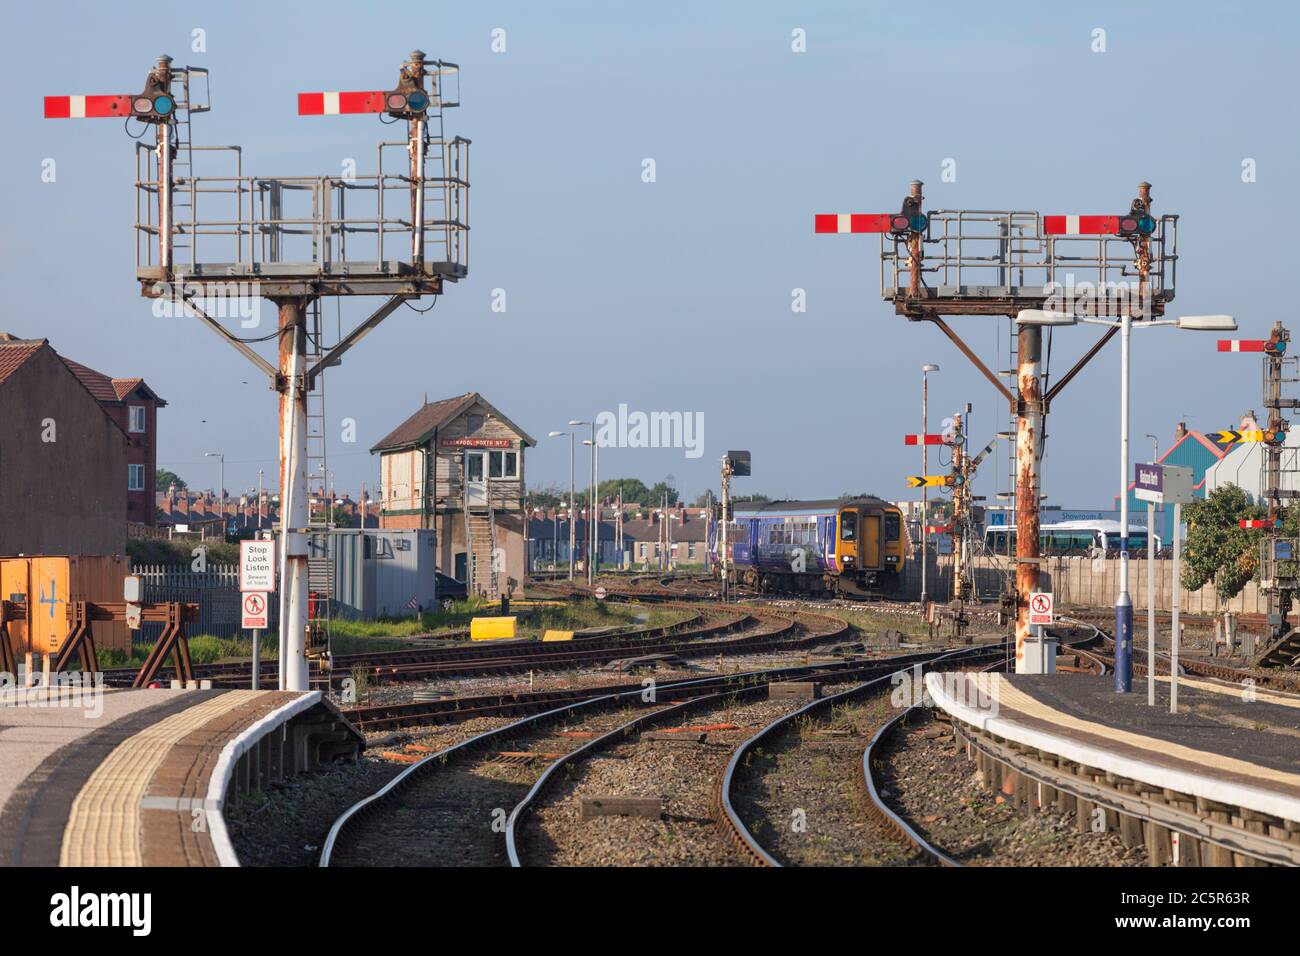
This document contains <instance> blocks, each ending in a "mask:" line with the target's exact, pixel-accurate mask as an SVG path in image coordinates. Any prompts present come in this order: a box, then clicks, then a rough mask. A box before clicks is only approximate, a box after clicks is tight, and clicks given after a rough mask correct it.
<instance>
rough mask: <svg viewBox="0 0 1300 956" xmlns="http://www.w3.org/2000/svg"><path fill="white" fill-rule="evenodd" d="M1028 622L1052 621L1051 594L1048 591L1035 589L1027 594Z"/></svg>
mask: <svg viewBox="0 0 1300 956" xmlns="http://www.w3.org/2000/svg"><path fill="white" fill-rule="evenodd" d="M1029 623H1030V624H1051V623H1052V595H1051V593H1050V592H1048V591H1035V592H1033V593H1032V594H1030V595H1029Z"/></svg>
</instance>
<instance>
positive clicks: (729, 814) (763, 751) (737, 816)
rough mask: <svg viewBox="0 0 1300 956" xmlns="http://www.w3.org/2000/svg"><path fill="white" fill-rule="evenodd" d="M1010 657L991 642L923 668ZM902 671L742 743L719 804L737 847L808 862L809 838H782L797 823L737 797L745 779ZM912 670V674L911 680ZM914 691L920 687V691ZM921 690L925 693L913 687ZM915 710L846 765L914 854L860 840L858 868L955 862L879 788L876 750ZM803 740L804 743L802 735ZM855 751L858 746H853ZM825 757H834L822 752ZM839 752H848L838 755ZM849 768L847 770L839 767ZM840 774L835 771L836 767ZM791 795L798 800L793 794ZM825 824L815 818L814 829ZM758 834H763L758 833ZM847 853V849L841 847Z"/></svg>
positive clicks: (763, 858) (765, 860) (775, 861)
mask: <svg viewBox="0 0 1300 956" xmlns="http://www.w3.org/2000/svg"><path fill="white" fill-rule="evenodd" d="M1005 655H1006V645H992V646H987V647H979V648H970V649H963V650H959V651H951V652H948V653H945V654H941V655H937V656H936V657H935V658H933V659H932V660H931V661H930V662H928V663H927V664H925V665H923V666H922V670H934V669H942V668H944V667H947V666H955V667H970V666H974V665H979V666H992V667H999V666H1001V665H1002V664H1003V662H1004V660H1005ZM896 673H898V671H897V669H894V670H893V671H891V673H889V674H884V675H881V676H878V677H874V678H872V679H870V680H866V681H863V682H861V683H858V684H855V685H854V686H852V687H849V688H848V689H846V690H843V691H840V692H839V693H836V694H831V695H828V696H826V697H822V698H820V699H818V700H814V701H812V702H811V703H808V704H806V705H804V706H803V707H800V708H798V709H797V710H794V711H792V712H790V713H787V714H783V715H781V716H780V717H778V718H777V719H775V720H773V721H772V722H771V723H770V724H768V725H767V726H766V727H764V728H763V729H762V730H760V731H759V732H758V733H756V734H754V735H753V736H752V737H750V738H749V739H748V740H746V741H745V742H744V743H742V744H741V745H740V746H739V747H737V748H736V750H735V751H734V752H733V753H732V755H731V759H730V761H729V762H728V764H727V767H726V770H725V772H724V773H723V775H722V777H721V779H720V781H719V786H718V807H719V810H720V814H719V816H720V818H721V820H722V821H723V825H724V826H725V827H726V828H727V831H728V833H729V835H730V836H731V838H732V840H733V841H734V842H735V844H736V846H737V848H738V849H739V851H740V852H741V853H742V854H743V855H744V856H745V857H746V858H747V859H748V860H749V861H750V862H752V863H753V864H755V865H758V866H766V867H780V866H784V865H786V863H787V862H802V861H801V860H800V859H799V857H800V855H802V854H803V853H806V852H807V845H808V843H809V841H808V840H795V839H791V840H789V841H784V840H782V839H779V838H782V837H783V836H784V832H783V831H784V829H785V828H791V829H793V824H792V823H790V822H787V821H786V820H784V819H782V820H781V823H780V824H775V823H773V821H772V820H771V819H770V815H769V814H768V813H767V812H766V811H765V810H764V808H763V807H761V806H759V805H758V804H759V802H760V801H757V800H748V801H741V800H740V798H739V796H738V794H739V792H740V791H741V788H742V785H743V784H744V783H746V782H749V783H751V784H752V781H749V780H748V779H747V778H749V777H752V776H754V775H756V774H758V775H761V774H762V773H763V771H766V770H773V769H774V768H773V766H772V764H773V763H774V762H775V761H774V760H767V761H765V760H764V759H763V758H764V757H766V756H768V754H770V753H771V752H772V751H773V750H774V748H776V747H778V746H779V742H780V738H782V737H783V736H785V735H790V734H796V735H799V736H800V737H801V738H802V734H803V732H804V730H805V729H809V728H810V725H811V724H812V723H813V722H814V721H815V720H818V719H824V717H825V715H827V714H831V713H834V712H835V711H836V710H840V709H844V710H848V709H850V708H852V707H855V706H857V705H860V704H861V702H863V701H871V700H873V699H879V698H880V697H882V696H883V695H884V694H887V693H888V691H889V689H890V687H891V686H893V685H894V683H895V682H894V679H893V678H894V674H896ZM912 676H913V675H911V674H909V678H910V677H912ZM914 690H915V689H914ZM915 692H917V693H919V690H915ZM916 709H917V708H916V707H908V708H907V709H906V710H905V711H902V712H901V713H899V714H897V715H896V716H894V717H893V718H891V719H889V720H887V721H886V722H885V723H884V724H883V725H882V726H880V727H879V729H877V730H876V732H875V733H874V735H873V736H872V738H871V742H870V743H869V744H868V745H867V746H866V748H865V749H864V750H863V751H862V752H861V758H860V760H859V759H858V758H856V757H852V758H851V759H850V760H849V761H848V763H849V764H850V765H853V764H856V765H857V770H856V772H855V774H854V776H855V777H856V779H857V781H858V786H859V788H860V789H861V790H862V791H863V792H864V793H865V795H866V797H867V802H868V807H869V809H870V811H871V813H872V815H873V816H874V817H875V819H876V821H877V823H879V824H882V825H883V826H884V828H885V830H886V831H887V832H889V833H891V834H892V835H894V836H896V837H899V838H901V839H902V840H903V841H904V842H905V843H906V844H907V845H908V849H909V851H910V854H904V855H901V858H900V854H898V853H896V852H892V853H891V852H890V851H889V850H888V849H884V850H882V848H880V847H879V846H876V845H871V846H868V845H861V846H856V847H854V848H853V851H852V856H853V860H852V862H853V864H854V865H872V864H874V865H900V864H904V865H905V864H906V863H909V862H915V861H916V860H915V858H916V857H919V858H921V859H923V860H926V861H930V862H935V863H940V864H944V865H956V864H955V863H954V861H952V860H951V859H950V858H948V857H947V856H946V855H945V854H944V853H943V852H942V851H940V850H938V849H937V848H935V847H933V846H931V845H930V844H929V843H928V842H927V841H926V840H925V839H924V838H923V837H921V836H920V835H919V834H918V833H916V831H915V830H913V829H912V828H911V827H910V826H908V825H907V824H906V823H905V822H904V821H903V820H902V819H901V818H900V817H898V815H897V814H895V813H894V812H893V810H891V809H890V808H889V807H888V806H887V805H886V804H885V803H884V801H883V800H882V799H881V798H880V793H879V788H878V787H877V785H876V781H875V777H874V771H873V760H872V755H873V752H874V749H875V748H877V747H879V745H880V743H881V742H882V741H883V740H885V739H887V738H888V736H889V734H890V733H892V731H893V729H894V727H896V726H897V725H898V724H899V723H900V722H903V721H905V718H906V716H907V715H908V714H910V713H912V712H913V711H915V710H916ZM876 719H878V717H876V716H875V715H869V716H867V717H866V721H867V722H874V720H876ZM801 743H802V740H801ZM843 744H845V745H846V746H841V745H840V744H839V743H836V742H834V741H832V742H831V746H832V747H833V748H834V749H835V750H837V751H848V750H851V749H853V746H854V745H853V741H852V740H847V741H843ZM854 752H855V753H856V751H854ZM823 756H828V755H826V754H823ZM838 756H840V757H843V756H845V754H844V753H839V754H838ZM844 762H845V761H843V760H840V761H831V766H832V767H834V766H835V764H836V763H844ZM839 769H840V770H843V769H844V768H843V767H841V768H839ZM832 772H835V771H832ZM808 784H809V781H808V780H807V779H804V780H802V781H795V782H793V788H794V789H795V790H796V791H800V790H802V791H804V792H803V796H805V797H807V796H809V789H810V788H809V787H808ZM791 799H793V798H791ZM832 799H834V798H832ZM814 800H816V801H817V802H820V803H822V804H823V805H824V804H825V803H826V800H825V798H824V797H822V796H814V797H813V800H804V801H803V802H809V803H811V802H814ZM742 802H743V803H744V804H745V805H746V812H744V813H742V812H741V810H740V809H738V807H737V804H738V803H742ZM835 809H836V808H834V807H823V809H822V810H821V811H818V812H819V813H824V814H825V815H826V816H830V815H832V814H833V813H834V812H835ZM800 810H802V812H803V813H804V814H805V815H806V814H807V813H808V809H807V808H801V807H796V808H794V811H793V812H798V811H800ZM788 812H792V811H790V809H789V808H785V807H782V809H781V814H782V815H784V814H786V813H788ZM818 822H819V821H813V822H812V823H813V825H814V826H816V825H817V824H818ZM801 824H802V826H803V827H805V828H806V827H807V826H808V825H809V821H808V819H807V817H806V816H805V817H804V818H803V819H802V821H801ZM756 831H757V832H756ZM850 832H851V833H852V834H853V835H854V836H856V837H857V838H858V841H859V842H863V841H865V843H871V842H873V841H872V837H873V834H870V833H862V832H861V830H860V828H852V827H850V828H844V829H843V831H842V832H840V833H838V834H837V835H839V836H844V835H845V834H847V833H850ZM778 842H786V843H787V844H788V846H789V848H788V849H786V850H780V849H778V848H777V846H776V844H777V843H778ZM841 852H844V849H843V848H841Z"/></svg>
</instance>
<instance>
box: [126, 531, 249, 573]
mask: <svg viewBox="0 0 1300 956" xmlns="http://www.w3.org/2000/svg"><path fill="white" fill-rule="evenodd" d="M204 544H205V545H206V546H207V549H208V559H207V560H208V564H238V563H239V545H238V544H230V543H227V542H225V541H207V542H204ZM198 546H199V544H198V542H195V541H180V540H167V539H164V538H128V539H127V541H126V554H127V557H129V558H130V559H131V563H132V564H137V565H138V564H181V565H185V566H186V567H189V566H190V565H191V564H192V563H193V561H194V554H193V551H194V549H195V548H196V547H198Z"/></svg>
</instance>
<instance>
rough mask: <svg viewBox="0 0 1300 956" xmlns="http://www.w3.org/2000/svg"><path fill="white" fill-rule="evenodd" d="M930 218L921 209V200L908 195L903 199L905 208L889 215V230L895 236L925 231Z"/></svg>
mask: <svg viewBox="0 0 1300 956" xmlns="http://www.w3.org/2000/svg"><path fill="white" fill-rule="evenodd" d="M929 225H930V220H929V219H928V218H927V217H926V215H925V213H924V212H922V211H921V200H920V199H918V198H917V197H915V196H908V197H907V198H906V199H904V200H903V208H902V210H901V211H900V212H899V213H897V214H896V215H893V216H890V217H889V231H890V232H891V233H892V234H894V235H895V236H908V235H911V234H913V233H916V234H920V233H923V232H925V230H926V228H927V227H928V226H929Z"/></svg>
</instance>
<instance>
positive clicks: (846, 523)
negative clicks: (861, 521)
mask: <svg viewBox="0 0 1300 956" xmlns="http://www.w3.org/2000/svg"><path fill="white" fill-rule="evenodd" d="M857 538H858V515H857V512H856V511H844V512H841V513H840V540H841V541H856V540H857Z"/></svg>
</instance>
